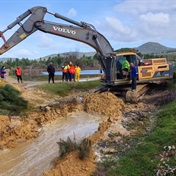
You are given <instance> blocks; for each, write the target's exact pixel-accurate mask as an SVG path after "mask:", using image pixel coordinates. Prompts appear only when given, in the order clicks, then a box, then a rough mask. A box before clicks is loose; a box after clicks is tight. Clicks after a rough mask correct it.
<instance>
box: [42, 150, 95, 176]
mask: <svg viewBox="0 0 176 176" xmlns="http://www.w3.org/2000/svg"><path fill="white" fill-rule="evenodd" d="M95 169H96V164H95V162H94V155H93V151H92V152H91V156H90V157H89V158H86V159H84V160H81V159H79V158H78V151H74V152H71V153H69V154H68V155H67V156H66V157H65V158H63V159H60V160H58V161H57V163H56V166H55V167H54V168H53V169H51V170H50V171H48V172H45V173H44V176H52V175H56V176H64V175H71V176H78V175H81V176H90V174H91V173H93V172H94V171H95Z"/></svg>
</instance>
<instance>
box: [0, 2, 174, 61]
mask: <svg viewBox="0 0 176 176" xmlns="http://www.w3.org/2000/svg"><path fill="white" fill-rule="evenodd" d="M0 3H1V10H0V31H3V30H5V29H6V28H7V26H8V25H9V24H11V23H12V22H13V21H15V20H16V18H17V17H18V16H20V15H21V14H22V13H24V12H25V11H27V10H28V9H30V8H32V7H34V6H44V7H46V8H47V10H48V11H50V12H53V13H59V14H61V15H63V16H65V17H68V18H71V19H72V20H75V21H78V22H81V21H83V22H87V23H90V24H92V25H94V27H95V28H96V29H97V31H99V32H100V33H101V34H103V35H104V36H105V37H106V38H107V40H108V41H109V42H110V43H111V45H112V47H113V48H114V49H119V48H122V47H137V46H140V45H142V44H144V43H146V42H158V43H160V44H162V45H165V46H167V47H172V48H176V1H175V0H87V1H83V0H23V1H22V0H0ZM44 19H45V20H47V21H51V22H58V23H63V24H65V21H62V20H59V19H57V18H55V17H53V16H52V15H46V16H45V17H44ZM24 21H25V20H23V21H22V23H23V22H24ZM18 28H19V25H17V26H15V27H14V28H13V29H11V30H9V31H7V32H5V33H4V36H5V38H6V40H7V39H8V38H9V37H10V36H11V35H13V33H14V32H15V31H16V30H17V29H18ZM2 45H3V40H2V39H0V46H2ZM70 51H72V52H74V51H79V52H92V51H95V50H94V49H93V48H91V47H90V46H88V45H86V44H83V43H80V42H76V41H73V40H70V39H66V38H63V37H59V36H55V35H51V34H47V33H44V32H41V31H37V32H35V33H33V34H32V35H31V36H29V37H28V38H26V39H25V40H23V41H22V42H21V43H19V44H18V45H16V46H15V47H13V48H12V49H10V50H9V51H7V52H6V53H4V54H3V55H0V58H2V57H13V58H14V57H15V58H29V59H36V58H40V57H44V56H47V55H50V54H57V53H62V52H70Z"/></svg>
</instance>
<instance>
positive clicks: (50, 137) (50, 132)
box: [0, 112, 103, 176]
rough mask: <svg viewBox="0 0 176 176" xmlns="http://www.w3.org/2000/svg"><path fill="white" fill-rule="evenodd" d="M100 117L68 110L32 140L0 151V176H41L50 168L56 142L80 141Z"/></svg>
mask: <svg viewBox="0 0 176 176" xmlns="http://www.w3.org/2000/svg"><path fill="white" fill-rule="evenodd" d="M102 121H103V118H102V117H100V116H97V115H90V114H87V113H85V112H79V113H78V112H77V113H72V114H71V115H70V116H69V117H67V118H62V119H60V120H57V121H55V122H53V123H51V124H48V125H46V126H44V127H43V129H42V131H43V132H42V134H41V135H40V136H39V137H38V138H37V139H35V140H33V141H28V142H25V143H21V144H19V145H18V147H16V148H14V149H11V150H5V151H2V152H1V153H0V176H24V175H25V176H31V175H32V176H41V175H43V173H44V171H46V170H49V169H50V168H51V167H52V163H53V160H54V159H55V158H56V157H58V156H59V146H58V144H57V142H58V141H59V140H60V139H62V140H67V138H68V137H70V138H71V139H76V141H80V140H81V139H84V138H85V137H88V136H90V135H92V134H93V133H94V132H95V131H97V129H98V125H99V123H100V122H102Z"/></svg>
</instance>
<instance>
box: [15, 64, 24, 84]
mask: <svg viewBox="0 0 176 176" xmlns="http://www.w3.org/2000/svg"><path fill="white" fill-rule="evenodd" d="M15 74H16V76H17V81H18V83H20V81H21V83H23V81H22V71H21V68H20V67H19V66H18V67H17V68H16V70H15Z"/></svg>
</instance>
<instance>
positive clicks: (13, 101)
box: [0, 84, 28, 115]
mask: <svg viewBox="0 0 176 176" xmlns="http://www.w3.org/2000/svg"><path fill="white" fill-rule="evenodd" d="M27 105H28V102H27V101H26V100H24V99H23V98H22V97H20V92H19V91H18V90H16V89H15V88H14V87H12V86H11V85H9V84H6V85H5V86H3V87H0V107H1V110H4V111H6V112H8V113H13V114H14V115H17V114H19V113H20V112H21V111H22V110H25V109H27Z"/></svg>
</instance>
